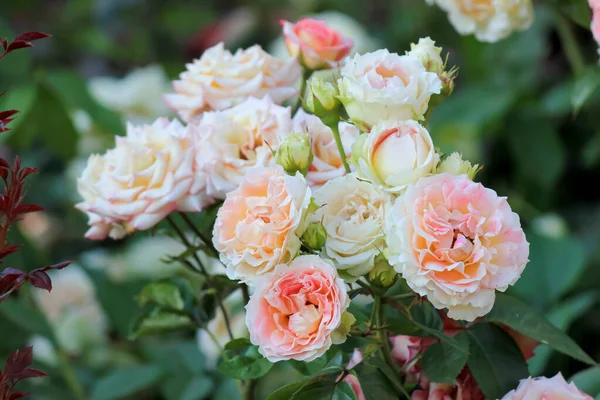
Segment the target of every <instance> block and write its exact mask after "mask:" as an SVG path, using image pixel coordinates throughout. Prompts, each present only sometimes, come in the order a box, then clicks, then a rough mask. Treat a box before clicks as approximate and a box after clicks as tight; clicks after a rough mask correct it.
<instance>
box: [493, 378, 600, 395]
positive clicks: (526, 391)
mask: <svg viewBox="0 0 600 400" xmlns="http://www.w3.org/2000/svg"><path fill="white" fill-rule="evenodd" d="M502 400H592V396H588V395H587V394H585V393H583V392H582V391H581V390H579V389H577V387H576V386H575V384H574V383H567V381H565V378H563V376H562V375H561V374H560V372H559V373H558V374H556V375H555V376H554V377H553V378H544V377H540V378H531V377H529V378H527V379H524V380H522V381H521V383H519V386H518V387H517V388H516V389H515V390H511V391H510V392H508V393H507V394H506V395H505V396H504V397H503V398H502Z"/></svg>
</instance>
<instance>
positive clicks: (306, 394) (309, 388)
mask: <svg viewBox="0 0 600 400" xmlns="http://www.w3.org/2000/svg"><path fill="white" fill-rule="evenodd" d="M335 387H336V384H335V377H334V376H328V377H327V378H324V379H319V380H316V381H314V382H310V383H308V384H306V385H303V386H302V387H301V388H300V389H298V390H297V391H296V392H295V393H294V394H293V395H292V397H291V400H315V399H319V400H321V399H322V400H331V399H333V396H334V393H335V391H336V390H335Z"/></svg>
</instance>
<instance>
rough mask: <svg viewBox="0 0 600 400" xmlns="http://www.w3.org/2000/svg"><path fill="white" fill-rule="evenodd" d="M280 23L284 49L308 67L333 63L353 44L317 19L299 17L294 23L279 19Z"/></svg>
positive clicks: (330, 65) (346, 52)
mask: <svg viewBox="0 0 600 400" xmlns="http://www.w3.org/2000/svg"><path fill="white" fill-rule="evenodd" d="M281 25H282V26H283V36H284V37H285V45H286V47H287V49H288V52H289V53H290V55H291V56H292V57H298V59H299V60H300V62H301V63H302V64H303V65H304V66H306V67H307V68H310V69H320V68H324V67H325V68H326V67H333V66H335V64H336V63H337V62H339V61H340V60H342V59H343V58H344V57H346V56H347V55H348V53H350V50H352V46H353V45H354V43H353V42H352V39H349V38H347V37H344V36H342V35H341V34H340V33H339V32H338V31H336V30H335V29H333V28H332V27H330V26H328V25H327V23H326V22H325V21H321V20H318V19H312V18H303V19H301V20H300V21H298V22H296V23H295V24H293V23H291V22H288V21H281Z"/></svg>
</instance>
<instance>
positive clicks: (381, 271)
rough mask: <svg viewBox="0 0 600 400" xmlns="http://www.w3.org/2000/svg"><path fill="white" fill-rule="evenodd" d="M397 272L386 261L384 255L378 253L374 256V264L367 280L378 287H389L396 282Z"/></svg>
mask: <svg viewBox="0 0 600 400" xmlns="http://www.w3.org/2000/svg"><path fill="white" fill-rule="evenodd" d="M397 276H398V273H397V272H396V271H394V268H392V266H391V265H390V264H389V263H388V262H387V260H386V259H385V257H384V256H383V255H382V254H380V255H378V256H377V257H376V258H375V266H374V267H373V269H372V270H371V272H369V276H368V278H369V282H371V284H373V285H375V286H378V287H380V288H389V287H390V286H392V285H393V284H394V283H395V282H396V277H397Z"/></svg>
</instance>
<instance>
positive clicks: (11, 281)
mask: <svg viewBox="0 0 600 400" xmlns="http://www.w3.org/2000/svg"><path fill="white" fill-rule="evenodd" d="M18 281H19V277H18V276H14V275H9V276H7V277H5V278H2V279H0V294H2V293H4V292H6V291H8V290H9V289H10V288H11V287H13V286H14V285H15V283H17V282H18Z"/></svg>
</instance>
